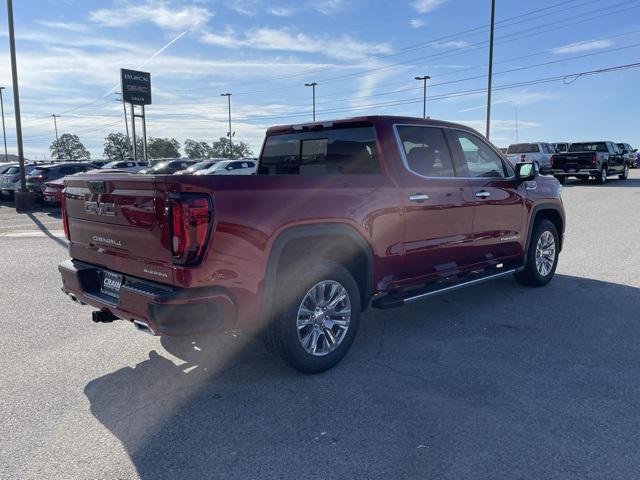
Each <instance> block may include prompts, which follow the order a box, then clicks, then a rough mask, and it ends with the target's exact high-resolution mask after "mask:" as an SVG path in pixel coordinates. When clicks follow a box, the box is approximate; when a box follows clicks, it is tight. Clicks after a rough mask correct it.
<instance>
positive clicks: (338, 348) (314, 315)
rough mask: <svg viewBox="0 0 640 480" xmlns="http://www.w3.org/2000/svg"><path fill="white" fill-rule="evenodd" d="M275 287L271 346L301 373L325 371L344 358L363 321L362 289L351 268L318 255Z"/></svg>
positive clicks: (270, 330) (271, 348) (282, 277)
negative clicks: (319, 257)
mask: <svg viewBox="0 0 640 480" xmlns="http://www.w3.org/2000/svg"><path fill="white" fill-rule="evenodd" d="M276 288H277V291H276V295H277V298H276V299H274V300H275V302H276V304H275V307H276V308H275V315H274V318H273V320H272V324H271V325H270V326H269V327H268V331H267V335H266V338H265V340H266V342H267V347H268V349H269V350H270V351H272V352H273V353H275V354H277V355H278V356H280V357H281V358H282V359H283V360H284V361H285V362H286V363H287V364H288V365H289V366H291V367H293V368H295V369H296V370H298V371H300V372H302V373H320V372H323V371H325V370H328V369H329V368H331V367H333V366H334V365H336V364H337V363H338V362H339V361H340V360H342V358H343V357H344V356H345V355H346V353H347V351H348V350H349V348H350V347H351V344H352V343H353V340H354V339H355V335H356V332H357V330H358V325H359V321H360V292H359V290H358V286H357V284H356V282H355V280H354V279H353V277H352V275H351V274H350V273H349V271H348V270H347V269H345V268H344V267H342V266H341V265H338V264H337V263H334V262H330V261H327V260H318V261H317V262H312V263H308V264H305V265H304V266H300V267H298V268H293V269H291V270H289V271H288V272H286V273H285V274H284V275H282V276H281V278H279V280H278V285H277V287H276Z"/></svg>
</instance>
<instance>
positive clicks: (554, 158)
mask: <svg viewBox="0 0 640 480" xmlns="http://www.w3.org/2000/svg"><path fill="white" fill-rule="evenodd" d="M554 163H556V156H555V155H551V159H550V160H549V166H550V167H551V168H553V165H554Z"/></svg>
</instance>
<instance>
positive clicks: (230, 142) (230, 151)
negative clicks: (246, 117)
mask: <svg viewBox="0 0 640 480" xmlns="http://www.w3.org/2000/svg"><path fill="white" fill-rule="evenodd" d="M231 95H232V94H231V93H221V94H220V96H221V97H227V100H228V102H229V134H228V135H229V158H233V132H232V131H231Z"/></svg>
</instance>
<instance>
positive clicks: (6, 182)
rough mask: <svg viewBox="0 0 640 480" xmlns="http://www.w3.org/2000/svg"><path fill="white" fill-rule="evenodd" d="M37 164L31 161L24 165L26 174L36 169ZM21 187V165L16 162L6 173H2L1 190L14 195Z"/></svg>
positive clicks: (0, 177)
mask: <svg viewBox="0 0 640 480" xmlns="http://www.w3.org/2000/svg"><path fill="white" fill-rule="evenodd" d="M36 167H37V164H35V163H29V164H25V166H24V174H25V176H26V175H29V174H30V173H31V172H32V171H33V170H35V169H36ZM19 189H20V166H19V165H18V164H15V165H13V166H11V167H10V168H8V169H7V170H6V171H5V172H4V174H2V175H0V191H2V194H3V195H13V192H15V191H16V190H19Z"/></svg>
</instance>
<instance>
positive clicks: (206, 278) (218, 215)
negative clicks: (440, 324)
mask: <svg viewBox="0 0 640 480" xmlns="http://www.w3.org/2000/svg"><path fill="white" fill-rule="evenodd" d="M535 167H536V165H535V164H534V163H518V164H517V165H516V167H515V168H513V167H512V166H511V165H510V164H509V163H508V162H507V161H506V159H504V157H503V156H502V155H501V154H500V152H499V151H498V150H497V149H496V148H495V147H494V146H493V145H491V144H490V143H489V142H488V141H487V140H486V139H485V138H484V137H483V136H482V135H481V134H479V133H478V132H476V131H475V130H473V129H471V128H469V127H466V126H463V125H457V124H454V123H448V122H440V121H436V120H430V119H421V118H420V119H417V118H408V117H390V116H372V117H360V118H353V119H346V120H337V121H325V122H322V123H313V124H305V125H286V126H280V127H272V128H270V129H269V130H268V131H267V135H266V139H265V142H264V146H263V149H262V154H261V157H260V159H259V162H258V172H257V174H256V175H252V176H235V177H234V176H230V177H228V178H225V179H219V178H218V176H216V175H213V176H207V175H205V176H194V175H182V176H165V177H162V178H158V177H151V176H143V175H140V176H136V177H133V178H131V177H128V178H126V179H123V178H122V177H118V176H115V175H103V176H97V175H86V174H81V175H75V176H73V177H69V178H67V179H66V183H67V189H66V190H65V194H64V196H63V199H64V201H63V205H64V208H63V223H64V230H65V233H66V236H67V238H68V239H69V242H70V243H69V252H70V256H71V257H72V258H71V259H69V260H67V261H64V262H63V263H62V264H60V267H59V270H60V273H61V275H62V285H63V287H62V289H63V291H64V292H66V293H67V294H69V296H70V297H71V298H72V299H73V300H75V301H77V302H81V303H84V304H89V305H91V306H93V307H95V308H96V311H95V312H94V313H93V320H94V321H96V322H111V321H113V320H116V319H125V320H128V321H132V322H133V323H134V324H135V325H136V326H137V327H138V328H139V329H142V330H144V331H147V332H151V333H154V334H161V335H193V334H197V333H203V332H207V333H209V332H216V331H220V330H225V329H240V328H242V329H246V330H249V331H252V332H253V333H256V334H260V335H261V336H262V337H263V338H264V340H265V342H266V343H267V345H269V347H270V348H271V350H272V351H274V352H276V353H277V354H278V355H280V356H281V357H282V358H283V359H284V360H285V361H286V362H287V363H288V364H289V365H291V366H293V367H294V368H296V369H298V370H300V371H302V372H307V373H311V372H314V373H315V372H320V371H323V370H326V369H328V368H331V367H332V366H333V365H335V364H336V363H337V362H338V361H340V360H341V359H342V357H343V356H344V355H345V354H346V353H347V351H348V350H349V348H350V346H351V344H352V342H353V340H354V338H355V335H356V331H357V329H358V323H359V320H360V314H361V312H362V311H363V310H365V309H366V308H367V307H369V306H372V307H375V308H391V307H399V306H401V305H404V304H407V303H411V302H414V301H417V300H420V299H424V298H428V297H430V296H432V295H435V294H437V293H443V292H447V291H450V290H453V289H457V288H461V287H465V286H470V285H474V284H476V283H479V282H482V281H486V280H491V279H495V278H499V277H503V276H506V275H512V274H513V275H515V278H516V280H517V281H519V282H521V283H523V284H525V285H532V286H542V285H545V284H547V283H548V282H549V281H550V280H551V279H552V277H553V276H554V272H555V269H556V265H557V262H558V255H559V252H560V250H561V248H562V241H563V234H564V225H565V217H564V210H563V205H562V200H561V197H560V192H561V187H560V185H559V184H558V182H557V181H556V180H555V179H554V178H552V177H550V176H538V174H537V169H536V168H535ZM70 192H72V193H70ZM105 193H106V195H105ZM103 199H104V200H103Z"/></svg>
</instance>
